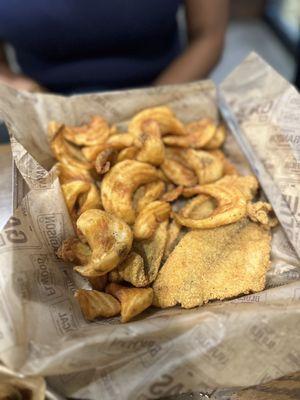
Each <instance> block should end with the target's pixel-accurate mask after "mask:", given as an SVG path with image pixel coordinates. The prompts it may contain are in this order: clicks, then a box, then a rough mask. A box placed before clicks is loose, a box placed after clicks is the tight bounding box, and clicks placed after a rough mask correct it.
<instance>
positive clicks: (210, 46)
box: [154, 0, 229, 85]
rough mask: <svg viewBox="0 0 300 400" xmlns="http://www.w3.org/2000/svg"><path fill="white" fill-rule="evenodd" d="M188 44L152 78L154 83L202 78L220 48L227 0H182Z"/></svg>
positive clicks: (210, 66) (226, 17)
mask: <svg viewBox="0 0 300 400" xmlns="http://www.w3.org/2000/svg"><path fill="white" fill-rule="evenodd" d="M185 4H186V18H187V30H188V39H189V45H188V47H187V49H186V50H185V51H184V52H183V53H182V54H181V55H180V56H179V57H178V58H176V59H175V60H174V61H173V62H172V63H171V64H170V65H169V66H168V67H167V69H165V70H164V71H163V72H162V73H161V74H160V75H159V77H158V78H157V80H156V81H155V82H154V84H156V85H167V84H173V83H184V82H190V81H193V80H197V79H202V78H205V77H206V76H207V75H208V74H209V72H210V71H211V70H212V69H213V67H214V66H215V65H216V64H217V62H218V60H219V58H220V56H221V54H222V50H223V43H224V37H225V32H226V26H227V19H228V7H229V3H228V0H209V1H208V0H185Z"/></svg>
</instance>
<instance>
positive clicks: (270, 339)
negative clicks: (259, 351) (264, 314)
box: [249, 323, 280, 351]
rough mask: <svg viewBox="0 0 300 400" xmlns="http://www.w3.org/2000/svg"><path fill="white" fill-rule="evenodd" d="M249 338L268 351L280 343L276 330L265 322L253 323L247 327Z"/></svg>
mask: <svg viewBox="0 0 300 400" xmlns="http://www.w3.org/2000/svg"><path fill="white" fill-rule="evenodd" d="M249 339H251V340H253V341H254V342H255V344H258V345H260V346H261V347H263V348H265V349H266V350H268V351H270V350H272V349H274V348H275V347H277V346H278V345H279V344H280V336H279V335H278V334H277V332H276V331H275V330H274V329H272V328H271V327H269V326H268V325H265V324H261V323H260V324H254V325H252V326H251V327H250V328H249Z"/></svg>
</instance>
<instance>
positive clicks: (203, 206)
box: [180, 194, 217, 219]
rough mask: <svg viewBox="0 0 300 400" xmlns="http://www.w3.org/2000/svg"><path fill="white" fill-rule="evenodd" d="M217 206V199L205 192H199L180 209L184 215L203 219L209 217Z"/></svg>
mask: <svg viewBox="0 0 300 400" xmlns="http://www.w3.org/2000/svg"><path fill="white" fill-rule="evenodd" d="M216 207H217V202H216V201H215V199H213V198H212V197H209V196H206V195H205V194H199V195H198V196H196V197H194V198H192V199H191V200H190V201H188V202H187V203H186V204H185V205H184V207H183V208H182V209H181V210H180V214H181V215H182V216H183V217H189V218H192V219H203V218H207V217H209V216H210V215H211V214H212V213H213V211H214V210H215V208H216Z"/></svg>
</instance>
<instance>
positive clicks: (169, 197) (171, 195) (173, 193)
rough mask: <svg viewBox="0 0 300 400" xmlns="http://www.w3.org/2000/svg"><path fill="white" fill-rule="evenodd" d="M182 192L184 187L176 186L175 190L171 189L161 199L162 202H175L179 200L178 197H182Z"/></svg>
mask: <svg viewBox="0 0 300 400" xmlns="http://www.w3.org/2000/svg"><path fill="white" fill-rule="evenodd" d="M182 191H183V187H182V186H175V187H174V188H173V189H170V190H168V191H167V192H166V193H164V194H163V195H162V196H161V198H160V199H161V200H162V201H168V202H172V201H175V200H177V199H178V197H180V196H181V194H182Z"/></svg>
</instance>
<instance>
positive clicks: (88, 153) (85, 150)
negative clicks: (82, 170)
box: [81, 143, 110, 163]
mask: <svg viewBox="0 0 300 400" xmlns="http://www.w3.org/2000/svg"><path fill="white" fill-rule="evenodd" d="M108 148H110V146H109V144H107V143H101V144H98V145H97V146H87V147H82V148H81V152H82V154H83V155H84V157H85V158H86V159H87V160H88V161H89V162H91V163H92V162H94V161H95V160H96V158H97V155H98V154H99V153H101V152H102V151H103V150H106V149H108Z"/></svg>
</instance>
